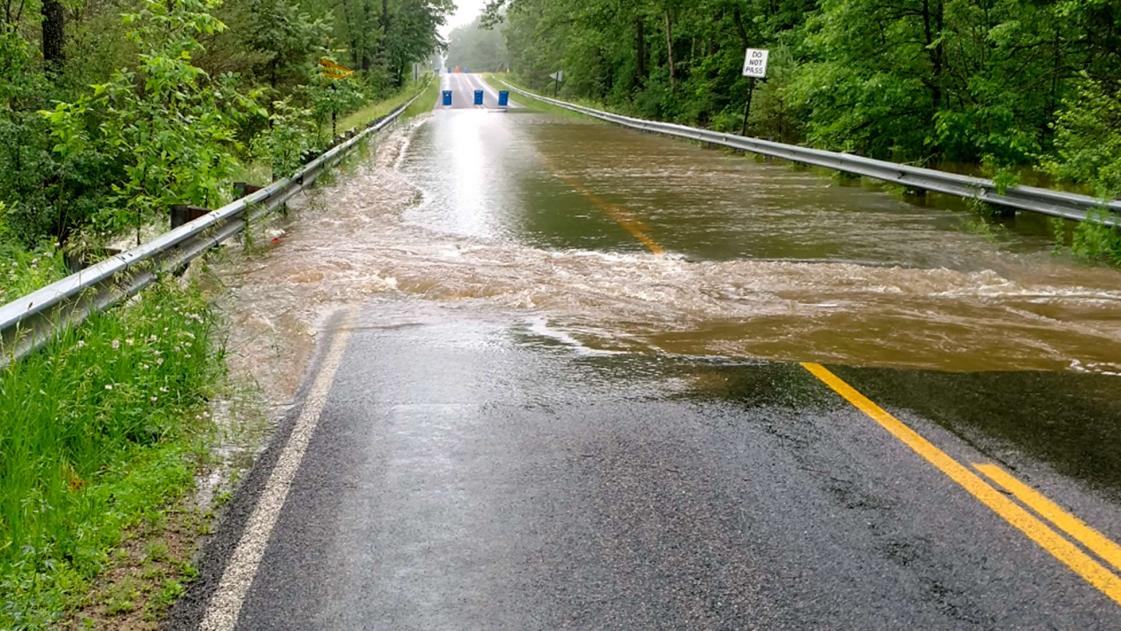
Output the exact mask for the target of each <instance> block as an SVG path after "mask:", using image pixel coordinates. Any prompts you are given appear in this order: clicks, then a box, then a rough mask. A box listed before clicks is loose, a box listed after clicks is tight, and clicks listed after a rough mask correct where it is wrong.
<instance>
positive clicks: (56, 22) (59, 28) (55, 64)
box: [42, 0, 66, 72]
mask: <svg viewBox="0 0 1121 631" xmlns="http://www.w3.org/2000/svg"><path fill="white" fill-rule="evenodd" d="M42 14H43V64H44V65H45V66H46V68H47V70H48V71H51V72H55V71H57V70H58V69H59V68H60V67H61V66H62V62H63V60H64V55H63V52H62V46H63V44H64V43H65V37H66V35H65V31H64V27H65V24H66V13H65V11H64V10H63V7H62V3H61V2H59V0H43V6H42Z"/></svg>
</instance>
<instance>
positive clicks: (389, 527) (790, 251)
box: [173, 75, 1121, 629]
mask: <svg viewBox="0 0 1121 631" xmlns="http://www.w3.org/2000/svg"><path fill="white" fill-rule="evenodd" d="M442 80H443V81H444V83H445V86H444V87H445V88H446V89H450V90H452V91H453V95H454V99H455V104H456V105H455V107H453V108H450V109H445V108H442V107H437V109H436V110H435V111H434V112H433V113H432V114H431V115H427V116H424V117H421V118H419V119H416V120H414V121H413V122H410V123H408V124H405V125H403V126H402V127H401V128H399V129H397V130H395V131H393V132H391V133H390V134H389V135H388V136H386V137H384V138H383V139H382V140H381V142H380V144H379V146H378V147H376V149H375V151H374V152H373V154H372V155H370V156H369V157H367V158H366V159H364V160H362V161H361V163H360V164H358V165H357V166H356V167H355V168H354V169H353V170H352V171H350V172H348V173H346V174H341V175H339V177H338V179H337V181H336V182H335V183H334V184H332V185H329V186H327V187H324V188H322V189H320V190H318V191H316V192H314V193H312V194H311V195H310V196H309V197H308V198H307V199H306V200H305V201H304V202H303V204H302V207H301V208H299V209H297V210H296V212H295V213H294V214H293V218H292V219H291V221H290V223H289V224H288V225H287V226H286V229H287V232H286V233H284V234H283V235H280V236H277V237H276V238H275V243H273V244H272V246H271V249H270V250H269V251H268V252H266V253H265V254H263V255H261V256H259V257H256V258H252V259H250V260H249V261H248V262H247V263H245V262H243V263H240V264H237V265H235V264H229V265H226V266H225V267H222V268H221V269H219V270H218V276H219V277H220V278H221V279H222V281H223V282H224V283H225V284H226V285H227V286H229V288H230V292H229V295H230V300H229V301H228V304H227V310H228V312H229V317H230V321H231V323H232V324H233V333H232V338H231V342H230V348H231V364H232V366H233V368H234V370H235V371H237V372H241V373H244V374H247V375H250V376H252V377H253V378H255V379H256V380H257V381H258V382H259V383H261V385H262V387H264V388H265V390H266V392H268V393H269V394H270V395H271V396H272V397H273V398H274V400H275V402H277V403H278V404H283V403H287V402H289V401H290V400H291V401H292V402H293V403H294V404H293V405H292V407H291V410H290V412H291V413H290V414H288V416H287V417H285V420H284V421H283V422H282V423H281V424H280V429H279V430H278V437H277V440H276V442H275V443H274V445H273V446H272V447H271V448H270V449H269V451H267V452H266V453H265V455H264V456H263V457H262V460H261V464H260V465H259V466H258V468H257V469H255V470H254V474H253V475H252V476H251V477H250V479H249V480H248V481H247V482H246V484H245V485H244V486H243V488H242V491H241V493H240V494H239V496H238V498H237V499H236V500H235V501H234V503H233V505H232V507H231V509H230V514H231V515H232V516H231V517H230V518H228V519H227V520H226V523H225V525H224V527H223V530H222V532H220V533H219V535H218V536H217V537H216V540H215V542H214V543H213V544H212V546H211V549H210V550H209V552H208V556H207V557H206V558H205V559H204V562H203V564H202V569H203V579H202V580H201V581H200V582H199V583H198V584H197V585H196V586H195V587H194V588H193V589H192V592H191V593H190V594H189V596H188V598H187V599H186V600H185V601H184V603H183V604H181V606H180V607H179V608H178V609H177V612H176V614H175V616H176V617H175V618H174V619H173V626H174V625H177V624H182V625H183V626H194V625H196V624H199V623H200V622H201V624H202V626H203V628H214V629H216V628H235V626H236V627H237V628H244V629H250V628H511V629H513V628H557V627H566V628H601V627H618V628H622V627H627V628H635V627H660V628H680V627H683V626H689V627H700V628H729V627H735V628H745V627H753V628H754V627H770V628H774V627H788V628H793V627H797V628H805V627H807V626H812V627H827V628H837V627H846V628H847V627H862V628H863V627H895V626H901V625H904V624H908V625H918V626H921V627H922V628H965V627H970V628H992V627H1034V626H1038V625H1044V626H1047V625H1050V626H1055V627H1060V628H1094V627H1108V626H1112V624H1111V623H1115V622H1116V620H1117V615H1118V614H1119V613H1121V612H1119V611H1118V610H1117V609H1116V605H1117V602H1119V601H1118V599H1119V598H1121V577H1118V576H1116V575H1114V574H1113V573H1112V572H1113V570H1114V569H1121V566H1118V565H1117V563H1118V562H1119V560H1121V553H1119V554H1118V555H1117V558H1114V556H1111V555H1112V554H1113V552H1111V551H1112V550H1113V548H1109V547H1108V546H1106V547H1104V548H1099V547H1095V546H1093V545H1089V544H1086V543H1085V542H1084V541H1083V540H1082V539H1079V538H1078V537H1076V536H1075V535H1072V534H1070V532H1071V531H1070V530H1069V529H1066V528H1064V526H1063V524H1065V523H1068V522H1067V521H1064V520H1063V519H1062V518H1056V517H1055V513H1053V512H1049V511H1050V509H1041V508H1040V506H1041V504H1039V503H1038V502H1035V501H1034V500H1031V499H1030V497H1031V496H1029V495H1027V494H1026V493H1024V492H1023V489H1020V488H1019V487H1017V486H1015V484H1014V483H1013V482H1009V481H1008V480H1006V479H1004V478H1002V477H1000V476H1001V475H1002V474H1001V473H1000V472H1002V471H1011V472H1012V473H1013V474H1014V475H1015V476H1016V479H1018V480H1024V481H1026V482H1027V484H1028V486H1030V487H1031V488H1033V489H1035V492H1037V493H1039V492H1041V493H1043V495H1045V496H1046V498H1050V500H1047V501H1052V500H1053V501H1054V502H1056V504H1057V505H1056V508H1059V506H1058V505H1061V508H1060V510H1061V511H1069V512H1070V513H1071V514H1072V515H1074V516H1077V517H1076V519H1078V520H1083V521H1084V522H1085V524H1089V526H1087V527H1092V528H1094V529H1096V530H1097V531H1098V533H1099V536H1101V537H1102V538H1104V539H1106V540H1107V541H1108V540H1109V538H1110V537H1111V536H1112V537H1113V538H1114V540H1116V538H1117V537H1118V536H1121V511H1119V510H1118V502H1119V501H1121V431H1119V430H1118V426H1117V425H1118V419H1119V418H1121V391H1119V390H1121V389H1119V388H1118V385H1119V383H1121V382H1118V381H1117V379H1118V377H1117V375H1118V374H1119V373H1121V272H1119V271H1117V270H1115V269H1109V268H1104V267H1097V266H1091V265H1085V264H1082V263H1079V262H1077V261H1074V260H1071V259H1069V258H1066V257H1064V256H1058V255H1055V254H1053V253H1052V244H1051V240H1050V236H1049V235H1050V228H1049V226H1048V225H1047V223H1046V222H1044V221H1042V220H1039V219H1037V218H1032V217H1027V216H1020V217H1017V218H1016V219H1014V220H1010V221H1008V222H1006V226H1005V227H1003V228H999V229H994V228H991V227H983V226H984V224H982V223H979V222H978V221H976V220H975V219H973V218H972V217H973V216H972V215H971V214H969V213H968V212H966V211H965V210H962V209H956V210H955V209H953V204H952V203H949V202H946V201H945V200H931V201H930V202H928V203H925V204H923V203H916V202H911V201H907V200H904V199H902V198H900V197H899V196H897V195H895V194H894V193H892V192H890V191H885V190H882V189H880V188H876V187H872V186H869V185H867V184H860V183H853V182H847V181H844V180H838V179H835V178H832V177H830V176H829V175H828V174H823V173H821V172H817V171H810V170H804V169H798V168H796V167H792V166H791V165H788V164H781V163H776V162H765V161H760V160H756V159H753V158H750V157H744V156H740V155H732V154H729V153H725V152H721V151H715V150H708V149H703V148H701V147H698V146H695V145H692V144H689V143H684V142H679V141H673V140H669V139H665V138H660V137H656V136H651V135H644V134H641V133H637V132H634V131H630V130H625V129H620V128H616V127H611V126H608V125H605V124H602V123H599V122H594V121H590V120H587V119H583V118H578V117H574V116H571V115H565V114H557V113H553V112H548V111H539V110H532V109H529V108H527V107H524V106H523V105H525V104H519V103H515V104H514V106H513V107H511V108H510V109H508V110H505V109H499V108H498V107H497V104H496V99H497V93H496V91H495V89H494V88H493V87H492V86H489V85H487V84H486V83H485V82H484V81H483V80H482V79H481V78H480V77H478V76H474V75H445V76H444V77H443V78H442ZM476 89H481V90H484V105H483V106H482V107H475V106H472V105H471V101H470V99H471V97H472V94H473V92H474V90H476ZM321 333H322V334H321ZM316 348H318V349H319V350H318V351H315V349H316ZM313 357H315V358H316V359H313ZM800 363H803V364H801V365H800ZM819 364H827V365H828V366H829V367H830V368H829V369H826V368H824V367H821V366H819ZM309 366H310V369H309V371H308V372H307V375H308V382H307V383H306V384H305V387H304V388H303V389H300V390H298V389H297V387H298V386H299V384H300V379H301V378H302V376H304V374H305V369H308V367H309ZM324 375H331V378H330V379H327V378H326V377H324ZM324 379H325V381H323V383H322V384H320V382H319V380H324ZM849 384H851V386H850V385H849ZM838 395H839V396H838ZM879 406H883V408H880V407H879ZM900 428H903V429H900ZM884 430H886V431H884ZM912 433H917V434H916V436H918V438H917V439H916V438H915V436H912ZM294 445H295V447H294ZM992 467H997V468H998V469H999V470H998V471H995V472H994V469H992ZM278 471H288V473H287V474H285V475H287V476H288V477H287V478H283V476H282V478H283V479H280V478H278V477H277V476H278V475H279V474H278V473H277V472H278ZM963 471H964V473H963ZM278 479H280V482H276V480H278ZM285 480H287V481H285ZM1002 481H1003V483H1002ZM277 484H279V485H280V486H277ZM1025 488H1026V487H1025ZM990 491H991V492H990ZM259 497H266V498H272V499H271V500H269V501H268V502H266V501H264V500H262V501H260V502H259V501H258V498H259ZM1009 498H1012V499H1009ZM1025 498H1029V499H1025ZM1046 498H1045V499H1046ZM269 502H271V503H272V505H273V508H272V511H273V512H272V513H270V512H269V510H270V509H268V508H267V507H266V508H262V506H266V505H268V504H269ZM270 515H271V517H270ZM259 517H260V519H264V520H265V521H260V519H259ZM269 520H271V521H269ZM1044 522H1048V523H1050V524H1052V525H1048V523H1044ZM1060 522H1062V523H1060ZM1079 523H1082V522H1081V521H1080V522H1079ZM1085 524H1083V525H1085ZM1060 531H1061V532H1060ZM1040 533H1042V534H1040ZM1048 533H1051V534H1048ZM1052 534H1053V535H1054V536H1053V537H1052ZM254 538H256V539H257V540H258V541H257V543H256V544H254V543H253V542H254V540H255V539H254ZM1095 541H1096V540H1095ZM247 542H248V543H247ZM254 545H256V548H254V547H253V546H254ZM246 546H249V547H248V548H247V547H246ZM253 549H257V550H258V553H257V554H256V556H254V555H253V554H251V553H250V552H245V550H250V551H252V550H253ZM1072 550H1073V551H1072ZM1103 550H1105V551H1104V552H1103ZM1117 550H1119V551H1121V548H1117ZM1111 563H1112V564H1113V569H1110V567H1109V565H1110V564H1111ZM239 564H240V565H239ZM1099 569H1100V571H1099Z"/></svg>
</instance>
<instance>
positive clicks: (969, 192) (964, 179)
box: [503, 81, 1121, 227]
mask: <svg viewBox="0 0 1121 631" xmlns="http://www.w3.org/2000/svg"><path fill="white" fill-rule="evenodd" d="M503 83H505V84H506V85H507V86H508V87H509V88H510V89H511V90H513V91H515V92H517V93H519V94H521V95H523V96H527V97H530V98H533V99H537V100H539V101H542V102H545V103H549V104H550V105H555V106H557V107H561V108H564V109H567V110H572V111H574V112H580V113H581V114H586V115H588V116H592V117H594V118H598V119H601V120H605V121H608V122H611V123H615V124H617V125H624V126H626V127H632V128H634V129H640V130H642V131H648V132H654V133H658V134H665V135H668V136H677V137H679V138H688V139H690V140H696V141H698V142H704V143H709V144H714V145H722V146H725V147H731V148H733V149H739V150H742V151H750V152H752V153H758V154H762V155H765V156H771V157H775V158H782V159H784V160H790V161H792V162H799V163H802V164H810V165H813V166H819V167H825V168H828V169H834V170H836V171H841V172H844V173H851V174H853V175H860V176H864V177H869V178H872V179H875V180H882V181H884V182H891V183H893V184H898V185H900V186H903V187H905V188H907V189H911V190H915V191H934V192H938V193H946V194H949V195H956V196H958V197H964V198H968V199H976V200H980V201H983V202H985V203H988V204H992V205H994V206H1000V207H1005V208H1011V209H1015V210H1026V211H1030V212H1036V213H1042V214H1044V215H1050V216H1052V217H1062V218H1063V219H1072V220H1075V221H1091V222H1095V223H1101V224H1105V225H1109V226H1114V227H1121V200H1114V201H1102V200H1100V199H1096V198H1093V197H1090V196H1088V195H1078V194H1075V193H1065V192H1062V191H1053V190H1050V189H1045V188H1036V187H1032V186H1013V187H1010V188H1008V189H1006V190H1005V191H1003V192H1000V191H999V190H998V187H997V186H996V184H994V183H993V181H992V180H986V179H984V178H979V177H971V176H968V175H958V174H956V173H947V172H945V171H937V170H935V169H925V168H922V167H916V166H910V165H906V164H896V163H894V162H887V161H884V160H873V159H872V158H865V157H862V156H857V155H853V154H851V153H838V152H835V151H823V150H821V149H809V148H806V147H799V146H797V145H787V144H783V143H779V142H772V141H769V140H760V139H758V138H747V137H744V136H737V135H735V134H725V133H721V132H717V131H709V130H707V129H698V128H696V127H687V126H685V125H677V124H673V123H662V122H658V121H649V120H644V119H641V118H631V117H629V116H622V115H620V114H612V113H611V112H603V111H600V110H596V109H592V108H590V107H584V106H582V105H576V104H573V103H568V102H567V101H560V100H558V99H552V98H549V97H547V96H541V95H540V94H535V93H533V92H530V91H528V90H524V89H522V88H519V87H517V86H515V85H511V84H510V83H508V82H506V81H503ZM1102 211H1107V212H1102Z"/></svg>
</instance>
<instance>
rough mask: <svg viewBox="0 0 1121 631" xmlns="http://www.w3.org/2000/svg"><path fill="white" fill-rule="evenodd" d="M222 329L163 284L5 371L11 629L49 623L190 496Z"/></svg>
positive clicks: (0, 427)
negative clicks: (113, 557) (149, 524)
mask: <svg viewBox="0 0 1121 631" xmlns="http://www.w3.org/2000/svg"><path fill="white" fill-rule="evenodd" d="M214 330H215V328H214V319H213V317H212V315H211V313H210V311H209V308H208V307H207V304H206V301H205V300H204V299H203V298H202V296H201V295H200V294H199V293H198V292H196V291H195V290H189V289H188V290H184V289H181V288H179V287H177V286H176V285H175V284H174V283H171V282H164V283H160V284H158V285H156V286H154V287H153V288H152V289H150V290H148V291H147V292H146V293H145V294H144V297H143V299H142V300H138V301H134V302H133V303H132V304H130V305H128V306H125V307H121V308H118V309H115V310H112V311H111V312H109V313H105V314H100V315H97V316H94V317H93V318H91V319H90V320H89V321H87V322H86V323H85V324H84V325H82V326H81V327H79V328H78V329H76V330H72V331H70V332H68V333H66V334H65V335H64V336H63V337H61V338H60V339H57V340H55V341H54V342H52V343H51V344H50V345H49V346H48V347H46V348H44V349H42V350H41V351H40V352H37V353H35V354H33V355H32V356H30V357H28V358H26V359H24V360H22V361H20V362H16V363H14V364H13V365H12V366H11V367H9V368H8V369H6V370H5V371H4V372H0V593H2V594H4V598H3V602H2V604H0V628H9V627H15V628H21V627H29V628H31V627H39V626H42V625H46V624H49V622H50V621H51V620H52V618H53V617H54V616H57V615H58V614H59V613H61V612H62V611H64V610H65V609H66V607H67V606H68V605H69V604H70V603H72V601H73V599H74V598H77V597H80V596H81V595H82V594H84V588H85V586H86V584H87V582H88V580H89V579H90V578H92V577H93V576H95V575H96V574H97V572H98V571H99V570H100V569H101V568H102V566H103V565H104V563H105V561H106V559H107V555H108V552H109V550H110V549H111V547H112V546H113V545H115V544H116V543H117V542H118V541H119V540H120V538H121V536H122V534H123V532H124V531H125V530H126V529H128V528H129V527H130V526H132V525H133V524H136V523H138V522H139V520H141V519H144V518H148V519H153V520H155V519H158V518H159V511H160V509H161V507H163V506H166V505H167V504H168V502H170V501H172V500H174V499H175V498H176V497H178V496H180V495H181V494H182V493H183V492H184V491H186V490H187V489H189V488H191V486H192V484H193V479H194V473H195V469H196V467H197V465H196V463H197V456H198V454H200V453H201V451H200V446H201V445H202V444H203V441H202V440H201V438H202V437H204V436H205V435H206V433H207V431H208V427H209V419H208V417H207V415H206V412H205V403H206V400H207V397H208V395H209V390H210V388H211V386H212V384H213V383H214V381H215V379H216V377H218V376H219V375H218V371H220V370H221V368H220V366H222V365H224V362H222V361H216V358H215V357H214V351H213V350H212V349H213V339H212V338H213V336H214Z"/></svg>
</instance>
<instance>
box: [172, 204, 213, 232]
mask: <svg viewBox="0 0 1121 631" xmlns="http://www.w3.org/2000/svg"><path fill="white" fill-rule="evenodd" d="M208 212H210V209H209V208H200V207H198V206H190V205H187V204H176V205H174V206H172V207H171V229H172V230H175V229H176V228H178V227H179V226H182V225H184V224H188V223H191V222H192V221H194V220H196V219H198V218H199V217H202V216H203V215H205V214H206V213H208Z"/></svg>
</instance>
